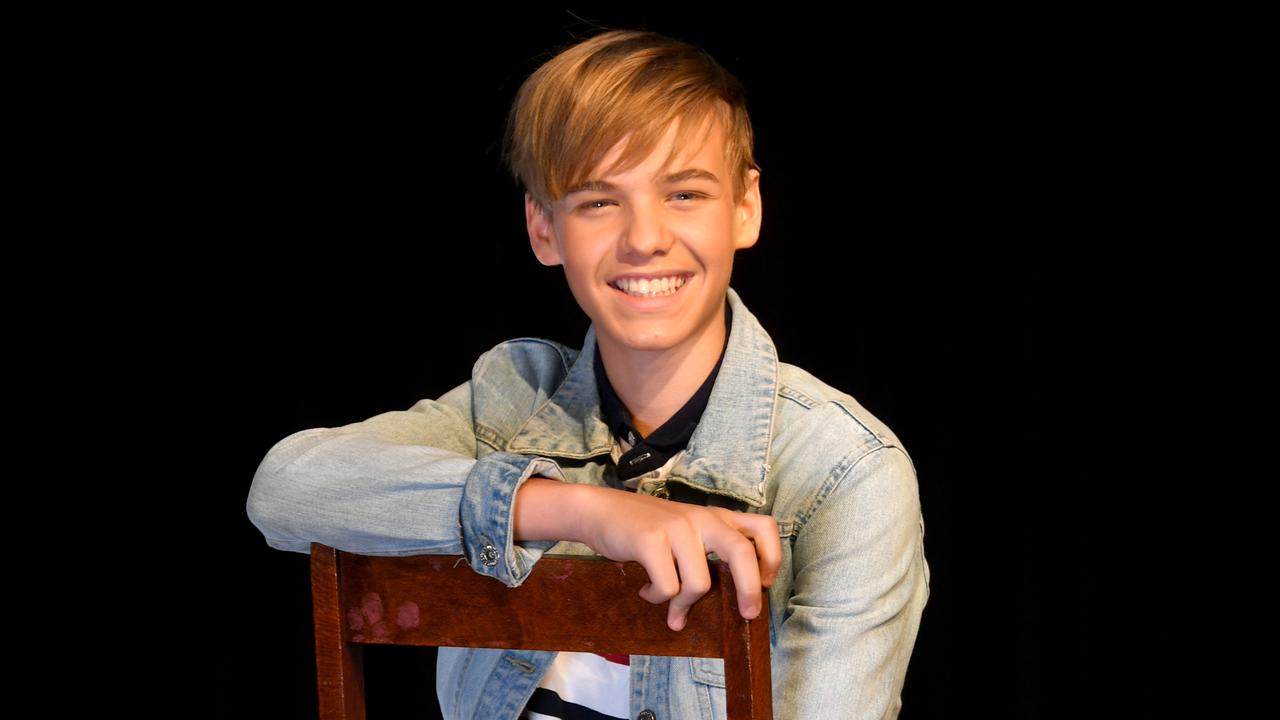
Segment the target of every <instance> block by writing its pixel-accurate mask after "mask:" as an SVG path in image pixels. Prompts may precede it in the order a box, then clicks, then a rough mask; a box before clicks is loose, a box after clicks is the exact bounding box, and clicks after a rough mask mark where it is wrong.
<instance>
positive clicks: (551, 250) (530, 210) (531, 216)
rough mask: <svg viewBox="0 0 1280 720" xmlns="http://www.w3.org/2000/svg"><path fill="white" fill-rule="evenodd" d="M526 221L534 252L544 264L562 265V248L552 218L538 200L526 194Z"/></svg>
mask: <svg viewBox="0 0 1280 720" xmlns="http://www.w3.org/2000/svg"><path fill="white" fill-rule="evenodd" d="M524 222H525V225H526V226H527V227H528V229H529V243H530V245H532V246H533V254H534V255H536V256H537V257H538V262H540V263H542V264H543V265H560V264H561V263H562V262H563V261H562V260H561V259H560V248H559V246H558V245H557V243H556V228H555V225H554V223H553V222H552V220H551V218H550V217H548V216H547V215H546V213H544V212H543V210H542V207H541V206H540V205H539V204H538V201H537V200H534V199H533V196H532V195H530V194H529V193H527V192H526V193H525V194H524Z"/></svg>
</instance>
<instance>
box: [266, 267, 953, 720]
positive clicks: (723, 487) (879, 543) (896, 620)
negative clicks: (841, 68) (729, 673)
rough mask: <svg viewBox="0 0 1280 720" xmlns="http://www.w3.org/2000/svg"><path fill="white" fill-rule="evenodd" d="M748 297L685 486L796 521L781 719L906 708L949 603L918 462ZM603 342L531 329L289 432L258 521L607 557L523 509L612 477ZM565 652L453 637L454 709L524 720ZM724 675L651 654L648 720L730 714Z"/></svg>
mask: <svg viewBox="0 0 1280 720" xmlns="http://www.w3.org/2000/svg"><path fill="white" fill-rule="evenodd" d="M727 300H728V302H729V303H730V304H731V308H732V310H733V325H732V328H731V330H730V335H729V341H728V346H727V348H726V349H725V356H724V360H723V363H722V365H721V368H720V372H719V375H718V376H717V378H716V381H715V385H714V387H713V388H712V391H711V398H710V400H709V402H708V404H707V408H706V410H705V411H704V413H703V415H702V419H701V421H700V422H699V424H698V426H697V428H696V430H695V431H694V434H693V436H692V438H691V439H690V441H689V445H688V448H687V451H686V452H685V453H684V454H683V455H682V456H681V458H680V459H679V460H678V461H677V462H676V463H675V464H674V465H673V467H672V468H671V471H670V474H669V475H668V476H667V478H666V479H667V481H668V482H680V483H686V484H688V485H691V486H693V487H695V488H698V489H700V490H702V491H704V492H709V493H715V494H720V495H724V496H726V497H727V498H730V499H733V500H737V501H741V502H745V503H746V505H747V506H748V508H749V511H750V512H758V513H769V514H771V515H773V517H774V519H775V520H776V521H777V523H778V529H779V534H780V535H781V540H782V543H781V544H782V565H781V568H780V569H779V572H778V577H777V580H776V581H775V583H774V585H773V587H771V588H769V610H770V617H769V620H770V638H771V640H772V651H773V661H772V672H773V699H774V717H775V718H778V719H779V720H785V719H787V718H824V719H826V718H892V717H896V716H897V714H898V711H899V709H900V707H901V692H902V685H903V682H904V679H905V676H906V671H907V663H908V661H909V659H910V657H911V651H912V648H913V647H914V644H915V639H916V633H917V630H918V629H919V625H920V616H921V613H922V612H923V610H924V606H925V603H926V601H927V600H928V597H929V565H928V563H927V562H926V560H925V557H924V520H923V517H922V515H921V512H920V502H919V494H918V487H917V483H916V474H915V468H914V465H913V464H912V461H911V459H910V456H909V455H908V454H907V451H906V449H905V448H904V447H903V446H902V443H900V442H899V441H898V438H897V437H896V436H895V435H894V434H893V432H891V431H890V430H889V428H888V427H886V426H885V425H884V423H882V422H880V420H878V419H877V418H876V417H875V416H873V415H872V414H871V413H869V412H867V410H866V409H865V408H863V407H862V406H861V405H860V404H859V403H858V402H857V401H856V400H854V398H853V397H851V396H850V395H848V394H846V393H843V392H841V391H839V390H836V389H835V388H832V387H830V386H829V385H826V384H825V383H823V382H822V381H820V380H818V379H817V378H815V377H814V376H813V375H811V374H809V373H807V372H805V371H804V370H801V369H800V368H798V367H795V366H793V365H789V364H787V363H782V362H779V361H778V358H777V353H776V351H775V349H774V345H773V341H772V340H771V339H770V338H769V335H768V333H766V332H765V330H764V328H763V327H761V326H760V323H759V322H758V321H757V319H756V317H755V316H754V315H752V314H751V313H750V312H749V311H748V310H747V308H746V307H745V306H744V305H743V303H742V300H741V298H740V297H739V296H738V294H737V292H736V291H734V290H733V289H732V288H729V289H728V291H727ZM594 343H595V327H594V325H593V326H591V327H590V328H589V329H588V330H587V334H586V337H585V339H584V341H583V347H582V349H581V350H580V351H579V350H574V349H572V348H569V347H566V346H564V345H562V344H560V343H556V342H552V341H549V340H541V339H534V338H518V339H515V340H510V341H507V342H504V343H502V344H500V345H497V346H496V347H494V348H493V349H491V350H489V351H487V352H485V353H484V354H483V355H481V356H480V358H479V360H477V362H476V363H475V366H474V368H473V371H472V376H471V379H470V380H469V381H467V382H465V383H463V384H461V385H459V386H457V387H456V388H454V389H453V390H450V391H449V392H447V393H445V394H444V395H443V396H441V397H440V398H439V399H438V400H429V399H426V400H421V401H419V402H418V403H416V404H415V405H414V406H413V407H412V408H410V409H409V410H405V411H394V412H387V413H383V414H381V415H377V416H374V417H371V418H369V419H367V420H364V421H362V422H357V423H353V424H350V425H345V426H342V427H336V428H314V429H310V430H303V431H300V432H297V433H294V434H292V435H290V436H288V437H286V438H284V439H282V440H281V441H280V442H278V443H276V445H275V446H273V447H272V448H271V449H270V450H269V451H268V453H267V455H266V457H265V458H264V459H263V461H262V463H261V465H260V466H259V468H258V470H257V473H256V474H255V476H254V478H253V484H252V487H251V488H250V490H249V497H248V502H247V511H248V514H249V518H250V519H251V521H252V522H253V523H254V525H255V526H256V527H258V529H259V530H261V531H262V533H263V535H264V537H265V538H266V541H267V543H268V544H269V545H270V546H271V547H273V548H277V549H280V550H288V551H293V552H299V553H309V552H310V543H311V542H312V541H317V542H322V543H325V544H327V545H330V546H333V547H336V548H339V549H341V550H346V551H349V552H355V553H363V554H368V555H417V554H428V553H432V554H464V555H465V556H466V557H467V558H468V560H469V562H470V564H471V566H472V567H473V568H474V569H475V571H476V572H478V573H481V574H484V575H489V576H491V577H494V578H496V579H498V580H500V581H501V582H503V583H505V584H506V585H508V586H512V587H514V586H516V585H519V584H520V583H521V582H523V581H524V579H525V578H526V577H528V575H529V573H530V572H531V571H533V569H534V566H535V564H536V563H537V560H538V558H539V557H541V556H542V554H543V553H544V552H551V553H557V554H593V553H592V551H591V549H590V548H588V547H586V546H585V545H582V544H579V543H574V542H560V543H556V542H554V541H528V542H525V541H522V542H513V540H512V523H513V517H514V515H513V502H512V499H513V498H514V497H515V494H516V491H517V490H518V489H519V487H520V485H521V484H522V483H523V482H524V481H525V480H526V479H528V478H529V477H531V476H533V475H541V476H545V477H551V478H555V479H560V480H564V481H567V482H574V483H590V484H594V485H608V484H609V483H608V482H607V480H606V477H605V471H606V467H607V466H611V464H612V462H613V459H612V452H613V450H614V444H615V443H616V442H617V441H616V439H615V438H614V437H613V436H612V434H611V433H610V431H609V428H608V426H607V425H606V423H605V421H604V419H603V416H602V412H601V410H600V405H599V393H598V391H597V389H596V382H595V374H594V371H593V367H592V363H593V362H594V355H595V353H594V350H595V345H594ZM652 491H653V488H652V487H645V486H642V487H641V492H652ZM554 658H555V653H554V652H547V651H517V650H490V649H469V648H441V649H440V655H439V661H438V665H437V668H438V674H437V692H438V695H439V699H440V706H441V710H442V711H443V715H444V717H445V718H450V719H455V718H457V719H461V718H474V719H478V720H493V719H495V718H496V719H499V720H505V719H508V718H516V717H517V716H518V715H519V713H520V712H521V710H522V709H523V707H524V705H525V703H526V701H527V700H528V699H529V696H530V695H531V694H532V693H533V691H534V688H535V687H536V686H537V684H538V682H539V680H540V679H541V677H542V675H543V673H544V672H545V671H546V669H547V668H548V667H549V666H550V665H551V662H552V660H554ZM723 665H724V661H723V660H720V659H707V658H672V657H656V656H655V657H651V656H639V655H635V656H632V658H631V717H633V718H634V717H637V716H639V715H640V714H641V713H642V712H643V711H645V710H649V711H650V712H651V713H653V716H655V717H656V718H658V720H664V719H669V720H689V719H693V718H704V719H705V720H713V719H715V720H724V718H725V695H724V672H723Z"/></svg>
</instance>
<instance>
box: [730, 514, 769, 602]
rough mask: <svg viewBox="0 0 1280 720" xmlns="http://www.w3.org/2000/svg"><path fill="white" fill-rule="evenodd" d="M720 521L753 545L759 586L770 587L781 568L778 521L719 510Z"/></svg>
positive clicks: (760, 516)
mask: <svg viewBox="0 0 1280 720" xmlns="http://www.w3.org/2000/svg"><path fill="white" fill-rule="evenodd" d="M721 511H722V512H721V519H722V520H723V521H724V522H725V524H727V525H729V526H730V527H732V528H734V529H736V530H737V531H738V532H740V533H742V534H743V535H744V536H746V537H748V538H751V541H752V542H753V543H755V549H756V557H757V558H758V560H759V571H760V584H761V585H763V586H765V587H771V586H772V585H773V583H774V582H775V581H776V580H777V579H778V568H780V567H781V566H782V540H781V538H779V536H778V521H777V520H774V519H773V517H772V516H770V515H758V514H756V513H743V512H735V511H733V510H724V509H723V508H721Z"/></svg>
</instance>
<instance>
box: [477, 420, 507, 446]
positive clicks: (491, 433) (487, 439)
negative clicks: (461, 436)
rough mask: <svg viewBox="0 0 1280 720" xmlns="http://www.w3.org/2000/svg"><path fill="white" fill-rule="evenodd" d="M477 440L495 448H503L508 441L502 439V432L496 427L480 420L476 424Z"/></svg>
mask: <svg viewBox="0 0 1280 720" xmlns="http://www.w3.org/2000/svg"><path fill="white" fill-rule="evenodd" d="M475 433H476V440H479V441H480V442H482V443H484V444H485V445H488V446H489V447H491V448H493V449H494V450H501V449H502V448H503V447H504V446H505V445H506V444H507V443H506V441H504V440H503V439H502V434H501V433H499V432H498V431H497V430H495V429H494V428H492V427H490V426H488V425H486V424H484V423H482V422H478V423H476V424H475Z"/></svg>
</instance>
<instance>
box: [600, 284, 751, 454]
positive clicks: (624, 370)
mask: <svg viewBox="0 0 1280 720" xmlns="http://www.w3.org/2000/svg"><path fill="white" fill-rule="evenodd" d="M728 331H729V329H728V328H726V327H725V323H724V309H723V308H721V310H720V312H719V313H717V314H716V315H715V320H714V321H713V322H712V323H711V325H710V326H709V327H708V328H707V329H706V331H705V332H703V333H701V334H699V336H698V337H697V338H696V341H695V342H693V343H690V344H688V345H682V346H678V347H673V348H668V349H666V350H629V349H627V348H625V347H621V346H619V345H615V344H614V343H612V342H610V341H609V340H608V339H605V338H600V337H599V336H598V335H597V337H596V342H598V343H599V345H600V357H601V359H602V360H603V361H604V370H605V374H606V375H608V377H609V384H610V385H612V386H613V390H614V392H615V393H617V395H618V399H619V400H621V401H622V404H623V405H624V406H625V407H626V409H627V412H628V414H629V415H630V419H631V424H632V426H634V427H635V429H636V430H637V431H638V432H639V433H640V434H641V435H643V436H645V437H648V436H649V434H650V433H652V432H653V431H654V430H657V429H658V428H660V427H662V424H663V423H665V422H666V421H667V420H670V419H671V416H673V415H675V414H676V412H677V411H679V410H680V408H682V407H684V405H685V403H687V402H689V398H691V397H693V394H694V393H695V392H696V391H697V390H698V388H699V387H701V386H702V383H703V382H705V381H706V379H707V376H708V375H710V374H711V370H712V369H713V368H715V366H716V362H718V361H719V360H720V354H721V352H722V351H723V350H724V343H725V335H726V333H728Z"/></svg>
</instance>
